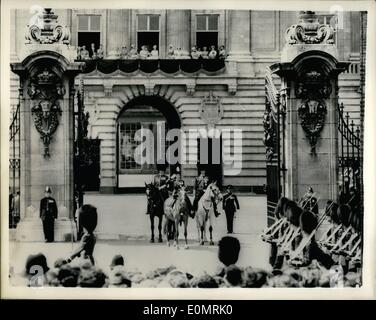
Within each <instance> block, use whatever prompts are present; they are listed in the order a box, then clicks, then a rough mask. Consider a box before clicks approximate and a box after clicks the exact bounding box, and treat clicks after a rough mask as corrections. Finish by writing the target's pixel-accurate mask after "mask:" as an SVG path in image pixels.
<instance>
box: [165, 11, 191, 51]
mask: <svg viewBox="0 0 376 320" xmlns="http://www.w3.org/2000/svg"><path fill="white" fill-rule="evenodd" d="M190 14H191V12H190V10H168V11H167V43H166V46H167V50H168V46H169V45H170V44H171V45H173V46H174V48H175V49H176V48H181V50H182V58H188V57H189V52H190V34H191V27H190V21H191V19H190Z"/></svg>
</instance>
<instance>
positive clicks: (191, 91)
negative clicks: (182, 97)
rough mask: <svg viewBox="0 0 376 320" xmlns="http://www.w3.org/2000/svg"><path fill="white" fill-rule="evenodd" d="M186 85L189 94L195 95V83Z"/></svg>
mask: <svg viewBox="0 0 376 320" xmlns="http://www.w3.org/2000/svg"><path fill="white" fill-rule="evenodd" d="M186 86H187V94H188V95H189V96H193V94H194V93H195V89H196V85H195V84H194V83H187V84H186Z"/></svg>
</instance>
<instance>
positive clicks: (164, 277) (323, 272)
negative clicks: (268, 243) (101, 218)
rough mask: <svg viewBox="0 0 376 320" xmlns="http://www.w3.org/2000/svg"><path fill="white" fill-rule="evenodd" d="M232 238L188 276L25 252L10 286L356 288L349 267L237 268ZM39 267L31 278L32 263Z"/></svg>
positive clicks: (120, 262) (171, 269)
mask: <svg viewBox="0 0 376 320" xmlns="http://www.w3.org/2000/svg"><path fill="white" fill-rule="evenodd" d="M239 252H240V243H239V241H238V239H236V238H234V237H230V236H226V237H223V238H222V239H221V240H220V241H219V243H218V259H219V262H220V265H219V267H218V271H217V272H215V273H214V274H207V273H204V274H201V275H192V274H190V273H187V272H185V271H182V270H179V269H177V268H176V267H175V266H167V267H160V268H157V269H155V270H153V271H150V272H147V273H142V272H140V271H138V270H129V269H128V268H127V264H126V259H125V258H124V257H123V256H122V255H119V254H117V255H115V256H114V257H113V259H112V261H111V262H110V263H109V266H108V270H109V271H107V272H105V271H103V269H101V268H99V267H97V266H96V264H95V262H94V261H92V260H90V259H88V258H87V257H86V258H85V255H84V254H81V255H80V256H78V257H76V258H75V259H73V260H70V259H58V260H57V261H55V263H54V265H53V267H52V268H49V267H48V265H47V260H46V257H45V256H44V255H43V254H41V253H39V254H36V255H30V256H29V257H28V259H27V262H26V266H25V273H24V274H23V275H18V276H17V275H11V283H12V284H13V285H25V286H52V287H85V288H102V287H106V288H129V287H141V288H166V287H167V288H228V287H238V288H262V287H357V286H359V274H358V273H356V272H353V271H349V272H348V273H347V274H343V272H342V270H340V269H339V268H338V267H336V268H332V269H330V270H327V269H325V268H323V267H322V266H320V265H319V264H318V263H317V261H313V262H312V263H311V265H309V266H307V267H301V268H291V267H289V268H287V269H285V270H274V271H273V272H269V271H266V270H263V269H260V268H253V267H251V266H248V267H239V266H238V265H237V261H238V256H239ZM36 266H37V267H39V270H40V271H39V272H40V273H39V274H38V277H35V270H36V269H35V267H36Z"/></svg>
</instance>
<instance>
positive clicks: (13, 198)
mask: <svg viewBox="0 0 376 320" xmlns="http://www.w3.org/2000/svg"><path fill="white" fill-rule="evenodd" d="M20 141H21V139H20V104H17V106H16V108H15V110H13V115H12V120H11V124H10V126H9V146H10V154H9V176H10V181H9V228H15V227H16V226H17V223H18V222H19V220H20V175H21V149H20V148H21V146H20Z"/></svg>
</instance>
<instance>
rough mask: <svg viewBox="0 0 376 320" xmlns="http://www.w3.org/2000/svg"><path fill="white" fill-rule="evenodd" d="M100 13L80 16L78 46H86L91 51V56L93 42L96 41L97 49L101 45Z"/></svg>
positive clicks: (91, 53) (90, 53)
mask: <svg viewBox="0 0 376 320" xmlns="http://www.w3.org/2000/svg"><path fill="white" fill-rule="evenodd" d="M100 28H101V16H100V15H79V16H78V37H77V38H78V41H77V44H78V46H80V47H82V46H85V47H86V50H88V51H89V55H90V57H91V56H92V55H93V51H92V49H91V44H92V43H94V45H95V49H98V48H99V45H100V35H101V33H100Z"/></svg>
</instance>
